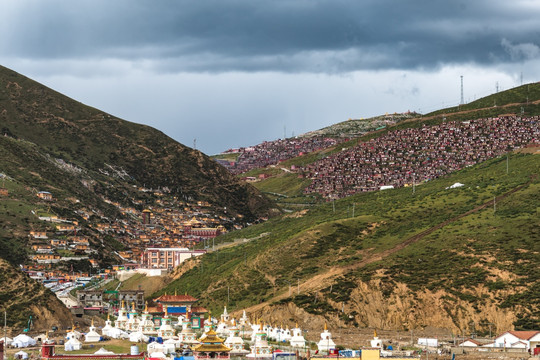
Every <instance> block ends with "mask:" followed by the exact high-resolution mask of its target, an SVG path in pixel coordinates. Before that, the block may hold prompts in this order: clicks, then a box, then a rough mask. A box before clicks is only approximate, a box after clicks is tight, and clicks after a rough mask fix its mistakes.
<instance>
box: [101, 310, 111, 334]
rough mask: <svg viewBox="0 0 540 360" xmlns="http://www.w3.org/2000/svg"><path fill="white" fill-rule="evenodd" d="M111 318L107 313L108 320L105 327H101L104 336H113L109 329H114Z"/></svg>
mask: <svg viewBox="0 0 540 360" xmlns="http://www.w3.org/2000/svg"><path fill="white" fill-rule="evenodd" d="M111 323H112V321H111V318H110V316H109V314H107V321H105V326H104V327H103V329H101V334H103V336H111V335H109V331H111V330H112V329H113V327H112V326H111Z"/></svg>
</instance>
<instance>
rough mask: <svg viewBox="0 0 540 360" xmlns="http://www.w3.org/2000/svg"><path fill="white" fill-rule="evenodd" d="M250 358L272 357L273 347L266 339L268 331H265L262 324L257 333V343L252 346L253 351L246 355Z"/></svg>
mask: <svg viewBox="0 0 540 360" xmlns="http://www.w3.org/2000/svg"><path fill="white" fill-rule="evenodd" d="M246 357H249V358H271V357H272V348H271V347H270V346H269V345H268V341H267V340H266V333H265V332H264V331H263V327H262V325H260V326H259V330H258V331H257V333H256V334H255V343H254V344H253V345H252V346H251V352H250V353H249V354H247V355H246Z"/></svg>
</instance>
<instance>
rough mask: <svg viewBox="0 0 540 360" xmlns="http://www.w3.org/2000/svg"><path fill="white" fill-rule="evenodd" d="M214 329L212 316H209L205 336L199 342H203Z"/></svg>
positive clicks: (204, 329)
mask: <svg viewBox="0 0 540 360" xmlns="http://www.w3.org/2000/svg"><path fill="white" fill-rule="evenodd" d="M213 329H214V325H213V322H212V315H210V314H208V319H207V320H205V321H204V326H203V334H202V335H201V337H200V338H199V342H202V340H204V339H205V338H206V334H207V333H208V332H209V331H210V330H213Z"/></svg>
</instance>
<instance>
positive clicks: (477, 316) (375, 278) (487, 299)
mask: <svg viewBox="0 0 540 360" xmlns="http://www.w3.org/2000/svg"><path fill="white" fill-rule="evenodd" d="M508 164H509V173H508V174H507V173H506V157H503V158H496V159H492V160H490V161H487V162H485V163H483V164H480V165H477V166H474V167H469V168H466V169H464V170H461V171H458V172H456V173H454V174H452V175H450V176H447V177H444V178H441V179H438V180H434V181H430V182H427V183H424V184H423V185H421V186H417V187H416V189H415V192H414V193H413V189H412V188H400V189H395V190H390V191H382V192H373V193H364V194H359V195H355V196H352V197H349V198H346V199H342V200H339V201H336V202H335V203H327V204H322V205H319V206H316V207H314V208H312V209H310V210H309V211H308V210H304V211H302V212H297V213H294V214H290V215H285V216H282V217H281V218H276V219H272V220H270V221H268V222H267V223H265V224H260V225H256V226H252V227H249V228H247V229H245V230H242V231H240V232H236V233H231V234H228V235H225V236H223V237H221V238H220V240H221V241H225V242H228V241H239V240H240V242H241V245H237V246H232V247H227V248H225V249H223V250H220V251H217V252H215V253H211V254H209V255H207V256H204V257H203V258H197V259H196V260H194V261H195V262H197V264H195V266H194V267H193V268H192V269H191V270H188V271H187V272H186V273H185V274H184V275H183V276H182V277H181V278H180V279H179V280H177V281H176V282H174V283H172V284H171V285H170V286H169V287H167V288H166V289H163V290H162V292H165V291H167V292H171V291H174V289H177V290H178V291H187V292H188V293H190V294H192V295H194V296H196V297H199V298H201V299H202V302H203V304H204V305H206V306H209V307H210V308H213V309H214V310H219V309H220V308H221V307H222V306H223V305H225V304H228V308H229V309H230V308H233V309H235V310H239V309H242V308H247V309H248V312H249V313H251V314H256V316H263V317H264V318H265V320H266V321H280V320H284V321H289V322H290V321H293V320H295V321H296V320H299V321H300V322H303V323H304V325H305V326H307V327H310V326H314V325H322V323H323V321H324V319H323V318H325V319H327V320H329V321H330V322H331V323H332V325H333V326H345V325H349V326H350V325H354V326H360V327H363V326H367V327H379V328H380V327H382V328H394V329H406V328H408V329H412V328H419V327H425V326H436V327H440V328H449V329H452V330H454V331H456V330H458V329H464V328H467V327H468V324H470V323H471V321H472V322H474V323H475V324H476V329H477V330H479V331H484V330H485V331H486V332H487V330H488V325H489V323H491V324H495V327H494V329H495V328H496V329H497V330H507V329H508V328H510V327H512V326H516V327H518V328H532V327H536V328H538V326H540V312H539V311H540V293H539V292H538V290H537V289H538V288H539V286H540V277H539V274H538V271H536V270H537V266H538V261H539V260H540V242H539V241H538V240H539V239H540V233H539V229H540V227H539V226H538V225H539V224H540V221H539V217H538V216H539V215H538V204H539V203H540V182H539V179H538V176H537V175H538V174H539V173H540V156H538V155H524V154H514V155H511V156H510V157H509V162H508ZM456 182H460V183H463V184H465V186H464V187H461V188H456V189H447V187H449V186H450V185H452V184H454V183H456ZM494 199H495V205H494V204H493V202H494ZM494 206H495V211H494ZM241 239H245V240H241ZM193 265H194V264H193V262H188V263H187V264H186V265H185V266H187V267H191V266H193ZM291 306H292V309H293V310H291ZM294 309H296V310H294Z"/></svg>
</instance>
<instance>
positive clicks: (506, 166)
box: [506, 153, 508, 175]
mask: <svg viewBox="0 0 540 360" xmlns="http://www.w3.org/2000/svg"><path fill="white" fill-rule="evenodd" d="M506 175H508V153H506Z"/></svg>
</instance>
